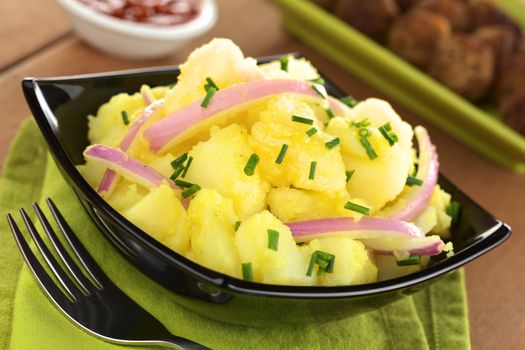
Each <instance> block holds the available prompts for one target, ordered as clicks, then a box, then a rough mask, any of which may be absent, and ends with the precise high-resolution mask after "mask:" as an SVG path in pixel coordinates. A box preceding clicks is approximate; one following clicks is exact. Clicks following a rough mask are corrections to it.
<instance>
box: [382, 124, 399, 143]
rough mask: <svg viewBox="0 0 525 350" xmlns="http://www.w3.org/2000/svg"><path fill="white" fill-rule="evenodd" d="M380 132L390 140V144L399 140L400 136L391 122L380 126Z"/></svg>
mask: <svg viewBox="0 0 525 350" xmlns="http://www.w3.org/2000/svg"><path fill="white" fill-rule="evenodd" d="M379 132H380V133H381V135H383V137H384V138H385V139H386V140H387V141H388V144H389V145H390V146H393V145H394V143H396V142H397V141H398V137H397V135H396V134H395V133H394V132H393V131H392V127H391V126H390V123H386V124H385V125H382V126H380V127H379Z"/></svg>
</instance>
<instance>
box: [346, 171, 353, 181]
mask: <svg viewBox="0 0 525 350" xmlns="http://www.w3.org/2000/svg"><path fill="white" fill-rule="evenodd" d="M354 172H355V170H350V171H348V170H347V171H346V182H348V181H349V180H350V179H351V178H352V175H354Z"/></svg>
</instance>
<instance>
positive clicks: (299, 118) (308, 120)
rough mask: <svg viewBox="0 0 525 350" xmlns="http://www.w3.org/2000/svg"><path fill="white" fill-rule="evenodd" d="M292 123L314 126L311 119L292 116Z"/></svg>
mask: <svg viewBox="0 0 525 350" xmlns="http://www.w3.org/2000/svg"><path fill="white" fill-rule="evenodd" d="M292 121H293V122H297V123H303V124H308V125H313V124H314V121H313V119H308V118H303V117H299V116H298V115H292Z"/></svg>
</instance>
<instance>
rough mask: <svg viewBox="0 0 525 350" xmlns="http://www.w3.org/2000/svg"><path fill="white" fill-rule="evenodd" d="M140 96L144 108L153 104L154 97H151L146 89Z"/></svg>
mask: <svg viewBox="0 0 525 350" xmlns="http://www.w3.org/2000/svg"><path fill="white" fill-rule="evenodd" d="M140 94H141V95H142V99H143V100H144V103H145V104H146V106H149V105H150V104H152V103H153V102H155V96H153V94H152V93H151V91H149V90H148V91H146V89H144V90H142V91H141V92H140Z"/></svg>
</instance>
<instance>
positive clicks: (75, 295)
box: [20, 208, 81, 301]
mask: <svg viewBox="0 0 525 350" xmlns="http://www.w3.org/2000/svg"><path fill="white" fill-rule="evenodd" d="M20 215H22V219H23V220H24V223H25V224H26V227H27V230H28V231H29V233H30V234H31V237H33V240H34V241H35V243H36V246H37V248H38V250H39V251H40V254H42V256H43V257H44V260H45V261H46V263H47V265H48V266H49V268H50V269H51V271H52V272H53V273H54V274H55V277H56V278H57V280H58V282H59V283H60V284H61V285H62V287H64V289H65V290H66V292H67V293H68V294H69V295H70V297H71V298H72V299H73V300H74V301H77V300H78V299H79V298H80V297H81V293H80V291H79V290H78V288H77V286H75V284H74V283H73V282H72V281H71V279H70V278H69V276H68V275H67V274H66V272H65V271H64V270H63V269H62V267H61V266H60V265H59V264H58V262H57V261H56V259H55V257H54V256H53V254H51V252H50V251H49V249H48V248H47V246H46V244H45V243H44V241H43V240H42V238H41V237H40V234H39V233H38V231H37V230H36V228H35V225H33V222H32V221H31V219H30V218H29V215H27V212H26V211H25V210H24V208H20Z"/></svg>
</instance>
